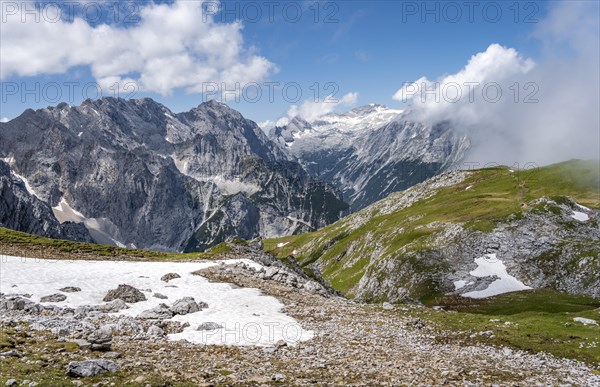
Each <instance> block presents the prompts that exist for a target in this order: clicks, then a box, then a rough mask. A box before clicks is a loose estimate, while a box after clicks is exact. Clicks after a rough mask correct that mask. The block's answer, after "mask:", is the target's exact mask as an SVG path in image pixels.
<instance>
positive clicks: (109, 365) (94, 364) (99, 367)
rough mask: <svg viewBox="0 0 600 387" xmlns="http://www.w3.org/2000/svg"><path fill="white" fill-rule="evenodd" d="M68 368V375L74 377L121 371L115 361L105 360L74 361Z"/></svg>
mask: <svg viewBox="0 0 600 387" xmlns="http://www.w3.org/2000/svg"><path fill="white" fill-rule="evenodd" d="M66 368H67V375H69V376H72V377H90V376H96V375H102V374H105V373H108V372H117V371H118V370H119V367H118V366H117V365H116V364H115V363H114V362H113V361H110V360H105V359H94V360H83V361H72V362H70V363H69V364H68V365H67V367H66Z"/></svg>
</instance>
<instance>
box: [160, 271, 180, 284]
mask: <svg viewBox="0 0 600 387" xmlns="http://www.w3.org/2000/svg"><path fill="white" fill-rule="evenodd" d="M176 278H181V276H180V275H179V274H177V273H167V274H165V275H163V276H162V277H160V280H161V281H165V282H169V281H170V280H172V279H176Z"/></svg>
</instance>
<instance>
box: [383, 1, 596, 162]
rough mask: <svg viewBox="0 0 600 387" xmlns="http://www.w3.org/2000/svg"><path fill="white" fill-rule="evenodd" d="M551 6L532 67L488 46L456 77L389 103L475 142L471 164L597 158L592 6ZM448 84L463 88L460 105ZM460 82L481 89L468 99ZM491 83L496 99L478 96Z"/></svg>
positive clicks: (416, 86) (409, 88)
mask: <svg viewBox="0 0 600 387" xmlns="http://www.w3.org/2000/svg"><path fill="white" fill-rule="evenodd" d="M552 4H553V5H552V7H551V8H550V10H549V14H548V16H547V18H546V19H544V20H541V21H540V22H539V23H538V25H537V26H536V30H535V33H534V37H536V38H537V39H539V41H540V43H541V47H542V54H541V55H540V57H539V58H538V59H536V63H535V64H534V63H533V61H532V60H530V59H526V58H524V57H523V56H522V55H520V54H519V53H518V52H517V51H516V50H514V49H512V48H506V47H502V46H500V45H497V44H493V45H491V46H490V47H488V49H487V50H486V51H484V52H481V53H479V54H476V55H474V56H473V57H472V58H471V59H470V60H469V61H468V63H467V65H466V66H465V67H464V68H463V69H462V70H461V71H459V72H458V73H456V74H452V75H446V76H443V77H440V78H439V79H437V80H434V81H430V80H428V79H427V78H424V77H423V78H420V79H419V80H418V81H416V82H415V83H413V84H411V85H405V86H403V87H402V88H400V89H399V90H398V91H397V92H396V93H395V94H394V96H393V98H394V99H396V100H400V101H406V100H407V101H409V102H410V104H411V108H410V109H411V114H413V115H414V118H415V119H416V120H422V121H425V122H427V123H432V122H437V121H440V120H448V121H450V122H452V123H453V125H454V127H455V128H456V129H458V130H461V131H465V132H466V133H467V134H468V135H469V136H470V137H471V139H472V142H473V148H472V150H471V153H470V155H469V156H468V157H469V159H470V160H471V161H479V162H481V163H487V162H495V163H501V164H510V165H513V164H514V163H519V165H524V164H525V163H529V162H533V163H536V164H547V163H551V162H557V161H563V160H566V159H570V158H595V159H598V158H600V154H599V149H598V145H599V143H600V138H599V136H600V130H599V128H600V122H599V121H600V119H599V116H598V106H599V105H600V92H599V89H598V87H597V85H598V84H600V71H599V68H600V66H599V65H600V64H599V57H600V52H599V47H600V42H599V36H600V34H599V33H598V21H597V14H598V4H597V3H595V2H576V1H572V2H560V3H552ZM453 82H455V83H457V84H459V85H461V86H463V88H462V90H461V91H462V92H463V93H462V97H461V98H460V99H458V100H456V99H455V98H454V97H455V95H456V94H453V92H454V91H455V90H456V88H453V87H452V85H453ZM465 82H478V83H479V86H477V87H474V88H473V99H472V100H471V99H470V98H469V94H468V90H469V89H468V88H467V87H464V84H465ZM492 83H496V84H497V85H498V86H499V87H500V88H501V90H502V95H501V97H500V98H499V99H498V100H496V98H495V90H494V89H495V88H496V86H494V87H493V88H490V89H489V90H488V91H489V93H487V97H488V98H487V99H486V98H484V97H483V95H484V90H483V89H484V86H486V85H491V84H492ZM592 85H594V86H592ZM423 86H425V87H424V88H425V90H424V88H423ZM444 91H445V92H444ZM436 97H437V98H438V99H437V100H436Z"/></svg>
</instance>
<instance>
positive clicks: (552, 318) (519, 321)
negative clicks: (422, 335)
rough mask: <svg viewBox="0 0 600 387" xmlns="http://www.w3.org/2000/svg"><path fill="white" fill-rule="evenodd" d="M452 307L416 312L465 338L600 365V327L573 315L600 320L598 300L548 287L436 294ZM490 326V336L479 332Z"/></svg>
mask: <svg viewBox="0 0 600 387" xmlns="http://www.w3.org/2000/svg"><path fill="white" fill-rule="evenodd" d="M436 301H437V302H438V304H442V305H444V306H445V307H446V308H448V309H449V310H450V311H438V310H431V309H425V310H423V311H421V312H419V316H420V317H422V318H424V319H428V320H429V321H432V322H434V323H436V324H437V326H438V327H440V328H441V329H443V330H448V331H451V332H454V333H455V334H458V336H459V337H460V338H462V339H464V340H466V342H483V343H486V344H492V345H502V346H509V347H513V348H517V349H522V350H525V351H529V352H540V351H543V352H547V353H551V354H553V355H555V356H558V357H566V358H571V359H577V360H581V361H584V362H586V363H588V364H590V365H592V366H594V367H599V366H600V328H599V327H598V326H593V325H583V324H581V323H578V322H575V321H573V318H574V317H584V318H589V319H593V320H596V321H599V320H600V309H599V308H600V300H598V299H594V298H591V297H585V296H573V295H569V294H565V293H558V292H555V291H551V290H536V291H524V292H516V293H508V294H503V295H499V296H496V297H492V298H488V299H483V300H471V299H467V298H461V297H448V298H445V299H443V300H439V299H438V300H436ZM485 331H492V332H493V337H490V336H488V335H480V334H479V333H480V332H485Z"/></svg>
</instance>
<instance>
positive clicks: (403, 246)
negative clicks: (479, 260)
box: [265, 160, 600, 296]
mask: <svg viewBox="0 0 600 387" xmlns="http://www.w3.org/2000/svg"><path fill="white" fill-rule="evenodd" d="M469 186H471V188H470V189H468V190H467V189H466V188H467V187H469ZM599 186H600V178H599V171H598V161H580V160H572V161H568V162H564V163H560V164H554V165H550V166H547V167H542V168H536V169H530V170H521V171H519V170H517V171H514V172H511V171H510V170H509V169H508V168H506V167H496V168H488V169H481V170H475V171H472V173H471V174H470V176H469V177H468V178H467V179H466V180H465V181H463V182H462V183H460V184H457V185H454V186H450V187H445V188H442V189H440V190H439V191H438V193H437V194H436V195H434V196H432V197H431V198H429V199H425V200H421V201H418V202H416V203H414V204H413V205H412V206H410V207H408V208H405V209H402V210H400V211H396V212H393V213H391V214H385V215H377V214H376V213H375V214H374V216H372V217H371V218H370V220H368V221H367V222H366V223H365V224H363V225H362V226H360V227H358V228H353V227H352V226H351V222H352V216H351V217H349V218H345V219H342V220H340V221H338V222H336V223H334V224H332V225H330V226H328V227H325V228H323V229H321V230H318V231H316V232H313V233H308V234H302V235H293V236H289V237H284V238H277V239H271V240H267V241H265V249H266V250H267V251H270V252H272V253H273V254H275V255H277V256H279V257H285V256H287V255H290V254H292V253H293V252H294V251H295V254H294V255H295V256H296V258H297V259H298V260H299V261H300V262H301V263H302V264H303V265H308V264H310V263H313V262H315V261H317V260H319V262H320V263H321V265H322V266H323V270H322V271H323V274H324V276H325V278H327V279H328V280H329V281H330V282H331V283H332V285H333V286H334V287H335V288H336V289H338V290H340V291H342V292H344V293H346V294H348V295H349V296H352V288H353V287H354V286H355V285H356V284H357V283H358V281H359V280H360V278H361V277H362V275H363V274H364V272H365V270H366V268H367V264H368V263H369V262H370V260H371V256H372V255H373V252H374V251H375V250H377V251H378V252H379V253H381V252H382V250H383V255H385V256H392V257H397V258H398V259H401V257H402V252H403V251H407V250H410V249H423V248H426V247H427V236H429V235H430V234H432V233H433V232H435V231H436V229H435V228H428V227H426V225H429V224H431V223H432V222H436V221H439V222H452V223H465V226H466V227H467V228H470V229H473V230H480V231H484V232H488V231H491V230H493V228H494V226H495V224H496V222H498V221H503V220H506V219H507V218H508V217H509V216H511V215H512V216H519V215H520V214H521V212H522V211H523V210H524V209H527V208H529V207H528V204H531V202H532V201H533V200H535V199H538V198H540V197H542V196H547V197H558V196H570V197H572V198H573V199H574V200H576V201H577V202H578V203H580V204H583V205H585V206H588V207H591V208H596V209H598V208H600V192H599V188H598V187H599ZM386 200H393V195H392V196H390V197H389V198H387V199H383V200H382V202H385V201H386ZM380 204H381V202H379V203H376V204H375V205H374V206H378V205H380ZM369 210H370V209H369V208H367V209H365V210H363V211H361V212H362V213H365V211H369ZM361 212H359V213H357V214H356V216H360V215H361ZM282 243H284V244H285V246H282V247H277V246H278V245H280V244H282ZM348 251H352V253H348ZM411 264H413V265H417V266H418V263H416V262H412V263H411ZM417 269H418V270H423V271H425V270H428V269H429V268H427V267H422V268H419V267H417Z"/></svg>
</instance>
